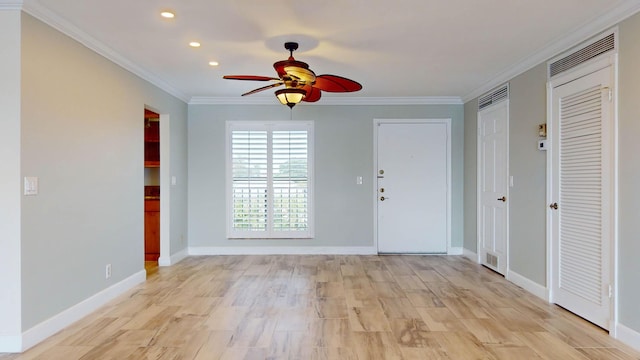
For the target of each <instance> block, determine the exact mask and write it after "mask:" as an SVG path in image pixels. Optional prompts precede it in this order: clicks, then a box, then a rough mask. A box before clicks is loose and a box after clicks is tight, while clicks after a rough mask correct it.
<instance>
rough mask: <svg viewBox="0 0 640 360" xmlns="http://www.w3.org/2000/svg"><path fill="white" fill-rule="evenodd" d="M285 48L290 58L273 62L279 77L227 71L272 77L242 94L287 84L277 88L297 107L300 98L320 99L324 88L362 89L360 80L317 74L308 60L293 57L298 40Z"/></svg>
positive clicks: (285, 102)
mask: <svg viewBox="0 0 640 360" xmlns="http://www.w3.org/2000/svg"><path fill="white" fill-rule="evenodd" d="M284 48H285V49H287V50H289V58H288V59H287V60H281V61H277V62H275V63H274V64H273V67H274V68H275V69H276V73H277V74H278V77H277V78H276V77H270V76H259V75H225V76H223V78H224V79H229V80H251V81H272V82H273V83H271V84H269V85H267V86H263V87H260V88H257V89H254V90H251V91H249V92H246V93H244V94H242V96H246V95H251V94H255V93H257V92H260V91H264V90H267V89H271V88H275V87H278V86H282V85H284V89H280V90H277V91H276V92H275V94H276V97H277V98H278V100H280V102H281V103H282V104H283V105H287V106H289V107H290V108H293V107H294V106H295V105H296V104H298V103H299V102H300V101H307V102H316V101H318V100H320V97H321V96H322V91H327V92H353V91H358V90H360V89H362V85H360V83H358V82H356V81H353V80H350V79H347V78H345V77H342V76H338V75H329V74H323V75H316V74H315V73H314V72H313V71H312V70H311V69H309V65H308V64H307V63H305V62H302V61H298V60H296V59H294V58H293V52H294V51H295V50H297V49H298V43H297V42H286V43H285V44H284Z"/></svg>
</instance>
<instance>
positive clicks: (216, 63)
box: [209, 61, 220, 66]
mask: <svg viewBox="0 0 640 360" xmlns="http://www.w3.org/2000/svg"><path fill="white" fill-rule="evenodd" d="M209 65H210V66H218V65H220V64H219V63H218V62H217V61H209Z"/></svg>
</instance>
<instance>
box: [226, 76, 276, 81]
mask: <svg viewBox="0 0 640 360" xmlns="http://www.w3.org/2000/svg"><path fill="white" fill-rule="evenodd" d="M222 78H223V79H227V80H251V81H271V80H280V79H278V78H274V77H270V76H259V75H225V76H223V77H222Z"/></svg>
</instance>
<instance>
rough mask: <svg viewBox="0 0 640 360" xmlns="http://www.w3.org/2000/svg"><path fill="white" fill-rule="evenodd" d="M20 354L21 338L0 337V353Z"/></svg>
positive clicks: (14, 336)
mask: <svg viewBox="0 0 640 360" xmlns="http://www.w3.org/2000/svg"><path fill="white" fill-rule="evenodd" d="M19 352H22V337H21V336H16V335H13V336H10V335H0V353H19Z"/></svg>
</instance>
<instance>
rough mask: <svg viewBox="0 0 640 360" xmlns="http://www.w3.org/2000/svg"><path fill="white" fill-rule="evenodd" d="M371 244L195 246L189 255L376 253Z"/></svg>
mask: <svg viewBox="0 0 640 360" xmlns="http://www.w3.org/2000/svg"><path fill="white" fill-rule="evenodd" d="M376 254H378V251H377V249H376V248H375V247H373V246H328V247H325V246H246V247H245V246H215V247H213V246H195V247H189V255H376Z"/></svg>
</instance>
